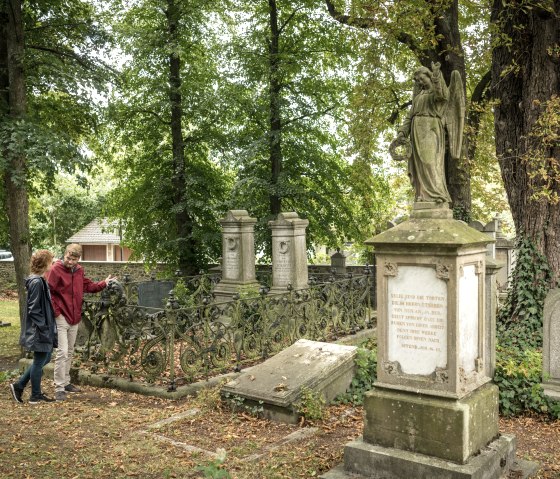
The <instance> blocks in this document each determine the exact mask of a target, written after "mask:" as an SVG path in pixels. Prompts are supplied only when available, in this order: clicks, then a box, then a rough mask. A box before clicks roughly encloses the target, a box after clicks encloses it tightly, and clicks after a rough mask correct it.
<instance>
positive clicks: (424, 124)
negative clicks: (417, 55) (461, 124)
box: [399, 72, 451, 203]
mask: <svg viewBox="0 0 560 479" xmlns="http://www.w3.org/2000/svg"><path fill="white" fill-rule="evenodd" d="M448 98H449V92H448V89H447V85H446V84H445V80H444V79H443V77H442V75H441V72H439V75H438V76H436V78H435V79H434V81H433V82H432V86H431V88H430V89H428V90H421V91H420V92H419V93H418V94H417V95H416V96H414V98H413V99H412V107H411V108H410V111H409V112H408V115H407V117H406V120H405V122H404V124H403V126H402V127H401V128H399V131H400V132H402V133H403V134H404V135H405V136H409V135H410V143H411V145H412V154H411V157H410V159H409V162H408V173H409V175H410V180H411V182H412V185H413V186H414V190H415V198H416V201H428V202H437V203H445V202H447V203H449V202H451V197H450V196H449V192H448V191H447V185H446V183H445V128H444V124H443V121H444V120H443V119H444V115H445V110H446V108H447V101H448Z"/></svg>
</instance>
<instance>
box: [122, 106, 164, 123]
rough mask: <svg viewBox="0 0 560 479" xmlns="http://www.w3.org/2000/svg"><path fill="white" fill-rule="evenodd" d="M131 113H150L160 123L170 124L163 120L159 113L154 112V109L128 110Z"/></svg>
mask: <svg viewBox="0 0 560 479" xmlns="http://www.w3.org/2000/svg"><path fill="white" fill-rule="evenodd" d="M130 112H131V113H147V114H148V115H152V116H155V117H156V118H157V119H158V120H159V121H160V122H161V123H162V124H164V125H167V126H169V125H171V122H170V121H168V120H164V119H163V118H162V117H161V116H160V114H159V113H156V112H155V111H152V110H136V109H135V110H130Z"/></svg>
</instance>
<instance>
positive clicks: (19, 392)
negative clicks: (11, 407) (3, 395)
mask: <svg viewBox="0 0 560 479" xmlns="http://www.w3.org/2000/svg"><path fill="white" fill-rule="evenodd" d="M10 391H12V397H13V398H14V401H15V402H18V403H20V404H23V399H22V398H21V396H22V395H23V389H20V388H18V387H17V386H16V385H15V383H14V384H10Z"/></svg>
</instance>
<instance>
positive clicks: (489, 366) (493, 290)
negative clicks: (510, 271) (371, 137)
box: [484, 258, 503, 378]
mask: <svg viewBox="0 0 560 479" xmlns="http://www.w3.org/2000/svg"><path fill="white" fill-rule="evenodd" d="M502 267H503V265H501V264H499V263H497V262H496V261H494V260H492V259H489V258H486V284H485V290H486V293H485V294H486V301H485V304H486V312H485V315H486V322H485V328H486V334H485V343H484V348H485V350H486V362H485V363H484V369H485V371H486V375H487V376H488V377H489V378H494V372H495V370H496V313H497V311H498V283H497V280H496V276H497V274H498V272H499V271H500V270H501V269H502Z"/></svg>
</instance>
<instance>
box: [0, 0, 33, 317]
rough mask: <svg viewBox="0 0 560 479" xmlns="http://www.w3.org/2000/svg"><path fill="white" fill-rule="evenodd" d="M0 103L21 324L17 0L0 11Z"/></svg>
mask: <svg viewBox="0 0 560 479" xmlns="http://www.w3.org/2000/svg"><path fill="white" fill-rule="evenodd" d="M0 22H1V26H0V32H1V33H2V35H0V82H1V84H0V92H1V95H2V99H1V100H0V107H1V114H2V117H1V118H0V121H1V122H2V135H1V137H0V148H1V152H2V157H3V162H2V163H3V164H2V170H3V179H4V196H5V198H4V199H5V201H6V211H7V216H8V219H9V235H10V245H11V248H12V254H13V256H14V267H15V273H16V282H17V286H18V295H19V296H18V297H19V306H20V322H22V323H23V321H24V317H23V312H24V305H25V287H24V278H25V276H26V275H27V274H28V273H29V259H30V255H31V247H30V241H29V216H28V212H29V201H28V197H27V183H26V179H27V158H26V154H25V151H23V150H22V148H21V144H18V143H17V140H16V142H14V137H16V138H17V136H19V135H21V134H22V131H21V130H22V129H21V125H22V124H23V123H24V122H25V117H26V106H27V105H26V89H25V75H24V38H23V20H22V8H21V0H5V1H4V2H2V11H1V12H0Z"/></svg>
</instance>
